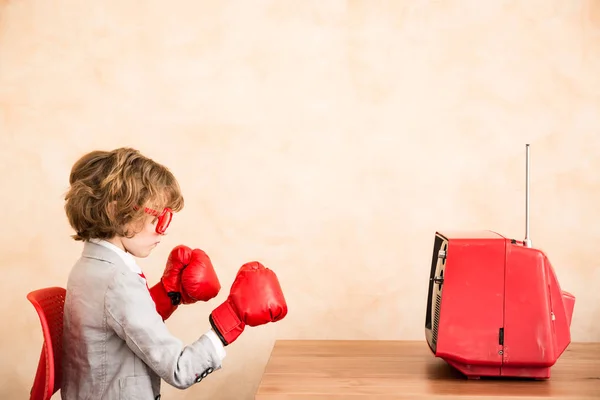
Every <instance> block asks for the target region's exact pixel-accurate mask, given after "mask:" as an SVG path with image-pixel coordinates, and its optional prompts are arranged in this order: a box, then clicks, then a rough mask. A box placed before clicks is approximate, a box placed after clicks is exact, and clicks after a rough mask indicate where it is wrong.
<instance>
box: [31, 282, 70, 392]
mask: <svg viewBox="0 0 600 400" xmlns="http://www.w3.org/2000/svg"><path fill="white" fill-rule="evenodd" d="M65 294H66V290H65V289H63V288H61V287H48V288H43V289H38V290H34V291H33V292H30V293H28V294H27V300H29V301H30V302H31V304H33V307H35V311H37V313H38V316H39V317H40V323H41V324H42V333H43V335H44V343H43V345H42V353H41V354H40V361H39V362H38V367H37V371H36V374H35V379H34V381H33V386H32V388H31V392H30V394H31V397H30V400H49V399H50V398H51V397H52V395H53V394H54V393H56V392H57V391H58V390H59V389H60V382H61V376H62V370H61V367H60V366H61V360H62V334H63V310H64V304H65Z"/></svg>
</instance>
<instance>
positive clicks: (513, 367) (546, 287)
mask: <svg viewBox="0 0 600 400" xmlns="http://www.w3.org/2000/svg"><path fill="white" fill-rule="evenodd" d="M529 169H530V162H529V144H527V145H526V201H525V203H526V212H525V220H526V222H525V231H526V233H525V239H524V240H515V239H510V238H508V237H505V236H503V235H501V234H499V233H496V232H494V231H487V230H486V231H474V232H452V231H443V232H439V231H438V232H436V233H435V239H434V244H433V256H432V260H431V271H430V276H429V291H428V296H427V308H426V318H425V337H426V340H427V344H428V345H429V348H430V350H431V351H432V352H433V354H434V355H435V356H436V357H439V358H441V359H443V360H444V361H446V362H447V363H448V364H449V365H450V366H452V367H454V368H455V369H457V370H458V371H460V372H461V373H462V374H464V376H466V377H467V378H470V379H478V378H480V377H511V378H533V379H548V378H550V369H551V367H552V366H553V365H554V364H555V363H556V361H557V360H558V358H559V357H560V356H561V355H562V353H563V352H564V351H565V349H566V348H567V346H568V345H569V344H570V342H571V333H570V326H571V317H572V315H573V308H574V306H575V297H574V296H573V295H572V294H570V293H568V292H566V291H564V290H562V289H561V287H560V284H559V282H558V278H557V276H556V274H555V271H554V268H553V267H552V264H551V262H550V260H549V259H548V257H547V256H546V254H545V253H544V252H543V251H542V250H540V249H536V248H535V247H532V244H531V239H530V238H529Z"/></svg>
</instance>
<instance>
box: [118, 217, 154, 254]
mask: <svg viewBox="0 0 600 400" xmlns="http://www.w3.org/2000/svg"><path fill="white" fill-rule="evenodd" d="M157 222H158V218H157V217H155V216H153V215H146V216H145V219H144V220H143V225H142V223H140V224H139V225H137V226H135V227H134V228H135V232H137V233H136V234H135V236H133V237H132V238H126V237H121V238H119V239H120V241H121V243H122V245H123V247H124V250H125V251H127V252H128V253H131V255H133V256H134V257H138V258H145V257H148V256H149V255H150V253H151V252H152V250H154V248H155V247H156V246H158V244H159V243H160V240H161V238H162V235H160V234H158V233H156V223H157Z"/></svg>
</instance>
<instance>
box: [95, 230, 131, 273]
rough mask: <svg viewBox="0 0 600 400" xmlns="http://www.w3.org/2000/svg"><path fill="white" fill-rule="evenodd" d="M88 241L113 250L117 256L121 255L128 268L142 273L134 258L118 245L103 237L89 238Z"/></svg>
mask: <svg viewBox="0 0 600 400" xmlns="http://www.w3.org/2000/svg"><path fill="white" fill-rule="evenodd" d="M90 242H92V243H96V244H99V245H100V246H103V247H106V248H107V249H110V250H112V251H114V252H115V253H117V254H118V255H119V257H121V259H122V260H123V261H124V262H125V265H127V266H128V267H129V269H131V270H132V271H133V272H135V273H136V274H138V275H139V274H141V273H142V269H141V268H140V267H139V266H138V265H137V263H136V262H135V258H133V256H132V255H131V254H129V253H127V252H125V251H123V250H122V249H120V248H119V247H117V246H115V245H114V244H112V243H110V242H107V241H106V240H103V239H90Z"/></svg>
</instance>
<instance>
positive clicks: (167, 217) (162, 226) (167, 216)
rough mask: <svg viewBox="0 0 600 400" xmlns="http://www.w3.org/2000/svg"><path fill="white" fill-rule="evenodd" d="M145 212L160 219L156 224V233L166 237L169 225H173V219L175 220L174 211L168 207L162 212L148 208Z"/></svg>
mask: <svg viewBox="0 0 600 400" xmlns="http://www.w3.org/2000/svg"><path fill="white" fill-rule="evenodd" d="M144 212H145V213H146V214H150V215H154V216H155V217H157V218H158V221H157V222H156V233H158V234H159V235H164V233H165V232H166V230H167V228H168V227H169V224H170V223H171V219H173V210H171V209H170V208H168V207H166V208H165V209H164V210H162V212H159V211H156V210H153V209H151V208H148V207H146V208H144Z"/></svg>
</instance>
